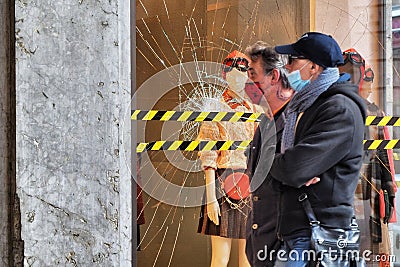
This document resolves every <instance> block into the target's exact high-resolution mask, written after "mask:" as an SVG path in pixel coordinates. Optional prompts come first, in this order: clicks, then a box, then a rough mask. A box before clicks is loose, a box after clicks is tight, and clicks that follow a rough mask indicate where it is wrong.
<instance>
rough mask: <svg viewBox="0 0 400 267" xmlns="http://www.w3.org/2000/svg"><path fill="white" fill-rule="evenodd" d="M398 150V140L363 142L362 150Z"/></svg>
mask: <svg viewBox="0 0 400 267" xmlns="http://www.w3.org/2000/svg"><path fill="white" fill-rule="evenodd" d="M398 148H400V140H399V139H393V140H364V150H375V149H398Z"/></svg>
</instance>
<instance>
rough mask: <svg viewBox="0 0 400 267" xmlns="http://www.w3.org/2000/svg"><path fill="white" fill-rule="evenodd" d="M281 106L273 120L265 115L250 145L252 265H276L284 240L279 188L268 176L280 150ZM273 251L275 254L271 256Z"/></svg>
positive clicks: (249, 248) (249, 246)
mask: <svg viewBox="0 0 400 267" xmlns="http://www.w3.org/2000/svg"><path fill="white" fill-rule="evenodd" d="M284 108H285V107H282V108H281V109H280V111H279V112H277V113H276V114H275V116H274V120H273V121H270V120H269V119H267V117H264V118H263V119H262V121H261V122H260V125H259V127H258V128H257V131H256V132H255V134H254V138H253V141H252V143H251V145H250V151H249V155H248V158H249V161H248V169H247V171H248V174H249V177H251V192H252V194H251V206H252V209H251V211H250V213H249V214H248V217H247V224H246V255H247V258H248V260H249V262H250V264H251V266H253V267H261V266H274V261H275V255H276V254H268V252H270V251H271V250H276V251H277V250H278V249H279V248H280V246H281V242H280V240H279V239H278V237H277V233H276V232H277V228H276V227H277V222H278V221H277V218H278V202H279V192H277V191H275V190H274V189H273V188H272V187H271V183H270V181H271V178H272V177H271V176H270V175H269V176H268V177H267V173H268V172H269V168H270V167H271V164H272V161H273V159H274V154H275V153H276V152H277V151H280V140H281V136H282V132H283V127H284V114H283V110H284ZM270 255H272V256H274V257H272V258H270Z"/></svg>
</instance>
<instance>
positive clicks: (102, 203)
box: [15, 0, 136, 267]
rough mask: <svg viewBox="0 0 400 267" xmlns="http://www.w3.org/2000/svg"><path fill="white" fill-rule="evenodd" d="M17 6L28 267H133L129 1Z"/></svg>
mask: <svg viewBox="0 0 400 267" xmlns="http://www.w3.org/2000/svg"><path fill="white" fill-rule="evenodd" d="M15 5H16V11H15V14H16V25H15V27H16V49H17V50H16V60H17V63H16V98H17V99H16V103H17V111H16V116H17V125H16V142H17V144H16V148H17V156H16V157H17V193H18V195H19V197H20V199H21V217H22V239H23V240H24V242H25V250H24V255H25V259H24V260H25V265H27V266H41V267H42V266H59V265H60V266H66V265H68V264H72V265H75V264H76V266H130V264H131V262H132V257H134V256H133V255H132V253H131V251H132V248H131V247H130V244H131V240H132V234H131V233H132V227H133V226H135V223H134V221H133V220H132V213H131V210H132V202H133V199H136V198H135V197H134V198H133V199H132V193H131V190H132V185H131V171H130V164H131V158H130V151H129V149H130V127H126V125H129V123H130V119H129V113H130V112H129V111H130V98H131V88H130V87H131V83H130V74H131V63H130V62H131V56H130V13H129V10H130V1H127V0H98V1H90V0H74V1H72V0H63V1H52V0H22V1H16V3H15ZM127 137H128V138H127Z"/></svg>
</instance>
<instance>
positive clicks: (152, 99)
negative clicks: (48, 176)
mask: <svg viewBox="0 0 400 267" xmlns="http://www.w3.org/2000/svg"><path fill="white" fill-rule="evenodd" d="M386 2H388V1H386ZM386 2H385V1H378V0H354V1H331V0H309V1H306V0H301V1H292V0H283V1H275V0H266V1H259V0H247V1H242V0H208V1H207V0H185V1H175V0H137V1H136V15H135V16H136V44H137V47H136V55H137V57H136V81H137V88H136V93H135V96H134V101H135V103H136V107H137V110H142V111H148V110H160V111H172V110H175V111H186V110H191V111H209V110H205V108H207V106H205V105H204V103H203V102H199V99H200V98H215V97H218V96H220V95H221V92H222V91H223V87H224V82H223V81H221V79H222V77H221V69H220V64H221V63H222V62H223V60H224V59H225V58H226V57H227V56H228V54H229V53H231V52H232V51H234V50H237V51H239V52H244V50H245V49H246V47H247V46H249V45H251V44H253V43H255V42H256V41H259V40H262V41H264V42H266V43H267V44H268V45H270V46H275V45H279V44H285V43H288V42H294V41H296V40H297V39H298V38H299V37H300V36H301V35H302V34H303V33H304V32H308V31H319V32H323V33H326V34H330V35H332V36H333V37H334V38H335V39H336V40H337V41H338V43H339V45H340V46H341V48H342V50H343V51H346V50H348V51H356V52H357V53H358V54H359V55H361V56H362V59H363V62H364V63H365V64H364V63H363V64H364V65H363V66H362V68H359V65H357V66H356V67H354V66H351V67H349V66H347V67H345V68H343V69H342V70H343V71H346V72H350V73H351V74H352V75H353V78H354V81H355V82H357V83H361V84H362V86H364V88H363V89H362V86H360V91H361V90H366V92H367V95H364V97H365V98H366V101H367V102H368V103H369V104H370V105H371V107H372V106H373V107H374V108H376V109H378V110H381V111H382V114H381V113H377V114H378V116H379V114H381V115H382V116H383V115H384V114H387V115H392V116H400V104H399V103H400V101H399V99H400V75H399V72H398V70H400V61H399V60H400V41H399V40H400V30H399V29H400V9H397V8H398V7H399V6H400V3H398V5H396V4H395V2H396V1H393V35H392V36H393V38H392V40H393V43H390V42H391V38H389V39H388V36H390V35H391V34H390V33H389V32H387V23H390V24H391V22H392V21H391V17H392V16H391V15H390V14H392V6H391V5H389V4H387V3H386ZM388 16H389V19H388ZM389 28H390V27H389ZM388 43H390V45H388ZM392 47H393V52H392V50H391V49H392ZM388 49H389V50H388ZM390 57H393V64H392V66H393V68H392V69H390V71H388V62H389V61H388V60H389V59H390ZM391 97H392V98H391ZM163 114H165V113H163ZM377 114H371V115H377ZM160 117H162V115H160ZM160 117H158V118H159V119H153V120H150V121H140V120H138V121H135V122H134V123H137V129H138V132H137V141H138V142H139V143H145V142H153V141H159V140H162V141H165V140H167V141H175V140H186V141H192V140H195V139H196V137H197V135H198V131H199V125H200V124H199V123H196V122H185V121H184V122H177V121H164V122H163V121H160ZM371 127H375V128H374V129H378V128H376V126H371ZM378 131H382V135H373V134H371V135H370V137H369V139H379V138H381V139H398V138H399V137H400V128H399V127H396V126H391V125H388V126H387V127H386V129H383V127H381V128H379V129H378ZM160 146H161V145H160ZM366 150H368V149H367V148H366ZM392 152H394V154H393V155H392V154H389V158H390V164H389V162H388V164H389V165H387V166H386V167H387V170H388V171H389V172H390V173H391V174H393V176H394V169H399V170H400V165H399V161H398V158H399V154H397V153H400V151H398V150H396V149H394V150H393V151H392ZM382 153H386V154H387V150H384V149H383V151H382ZM372 154H373V155H378V154H374V152H371V153H369V155H372ZM138 155H140V168H139V170H140V181H139V184H140V185H141V187H143V189H144V191H143V192H142V193H141V194H140V196H139V197H138V202H140V204H141V205H140V207H139V213H138V215H139V217H140V218H141V220H140V225H139V226H138V229H140V231H139V238H138V252H137V259H138V266H143V267H145V266H193V267H194V266H209V264H210V259H211V253H212V249H211V245H210V237H209V236H207V235H202V234H199V233H197V230H198V222H199V216H200V204H201V199H202V197H203V192H204V188H203V186H204V183H205V181H204V172H203V171H202V169H201V166H200V162H199V160H198V154H197V152H193V151H180V150H178V149H177V147H175V148H174V149H171V150H169V151H162V150H156V151H143V152H140V153H139V154H138ZM377 157H379V155H378V156H377ZM393 159H394V160H393ZM377 160H378V161H379V160H380V159H377ZM364 178H365V177H364ZM360 179H362V177H361V176H360ZM399 180H400V178H399ZM366 182H367V183H369V186H367V187H368V188H369V189H368V190H370V191H371V190H374V186H375V181H371V178H369V180H368V178H367V181H366ZM363 184H364V183H363ZM371 184H372V189H371ZM172 188H175V189H172ZM193 188H199V189H198V190H197V191H196V190H194V189H193ZM192 189H193V190H194V191H191V190H192ZM375 189H376V188H375ZM370 191H369V192H368V193H367V194H371V192H370ZM364 193H366V192H364ZM185 194H187V195H186V197H187V198H185ZM189 195H190V196H189ZM370 196H371V195H369V197H368V198H366V199H364V200H360V201H359V202H358V204H357V205H358V206H357V209H358V214H357V216H358V218H359V219H360V222H361V228H362V230H364V236H363V248H364V249H370V250H373V251H374V253H378V254H379V253H387V254H395V251H398V253H400V252H399V250H398V245H397V247H396V244H394V243H393V242H392V243H387V242H390V241H389V239H387V238H389V237H391V238H392V240H394V241H395V240H397V239H398V238H399V235H400V230H397V229H399V227H397V225H396V224H395V223H393V227H392V228H391V229H390V230H391V231H387V230H383V231H386V232H384V234H387V236H384V241H383V242H386V243H385V244H382V242H381V244H379V243H376V242H375V243H374V242H372V241H371V240H372V233H371V231H370V228H369V223H370V219H369V218H370V215H371V202H370ZM398 198H399V195H398ZM185 199H186V200H185ZM196 200H197V202H196ZM196 203H197V204H198V205H196ZM398 203H399V202H398ZM142 207H143V209H141V208H142ZM399 207H400V205H399ZM396 215H397V217H399V216H400V214H399V213H398V212H397V214H396ZM396 227H397V228H396ZM396 238H397V239H396ZM232 245H233V248H232V252H231V256H230V261H229V266H239V265H238V250H239V249H240V248H239V245H238V244H236V243H235V242H233V243H232ZM396 249H397V250H396ZM397 255H399V254H397ZM397 260H398V262H399V264H400V259H397ZM369 264H371V266H373V265H372V263H369ZM374 264H377V263H376V262H375V263H374ZM376 266H377V265H376Z"/></svg>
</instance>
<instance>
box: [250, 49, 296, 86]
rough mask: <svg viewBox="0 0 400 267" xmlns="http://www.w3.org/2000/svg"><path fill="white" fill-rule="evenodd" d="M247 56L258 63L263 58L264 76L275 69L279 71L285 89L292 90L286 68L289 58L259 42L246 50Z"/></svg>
mask: <svg viewBox="0 0 400 267" xmlns="http://www.w3.org/2000/svg"><path fill="white" fill-rule="evenodd" d="M245 54H246V55H247V56H248V57H249V58H250V59H251V60H252V61H257V60H258V59H259V58H261V59H262V60H261V62H262V65H263V68H264V74H268V73H270V72H271V71H272V70H273V69H277V70H278V71H279V74H280V80H282V85H283V87H284V88H290V85H289V82H288V79H287V74H288V71H287V69H286V68H285V65H286V63H287V56H286V55H281V54H278V53H277V52H276V51H275V49H274V48H273V47H271V46H269V45H268V44H267V43H265V42H263V41H258V42H256V43H255V44H253V45H251V46H249V47H247V48H246V50H245Z"/></svg>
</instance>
